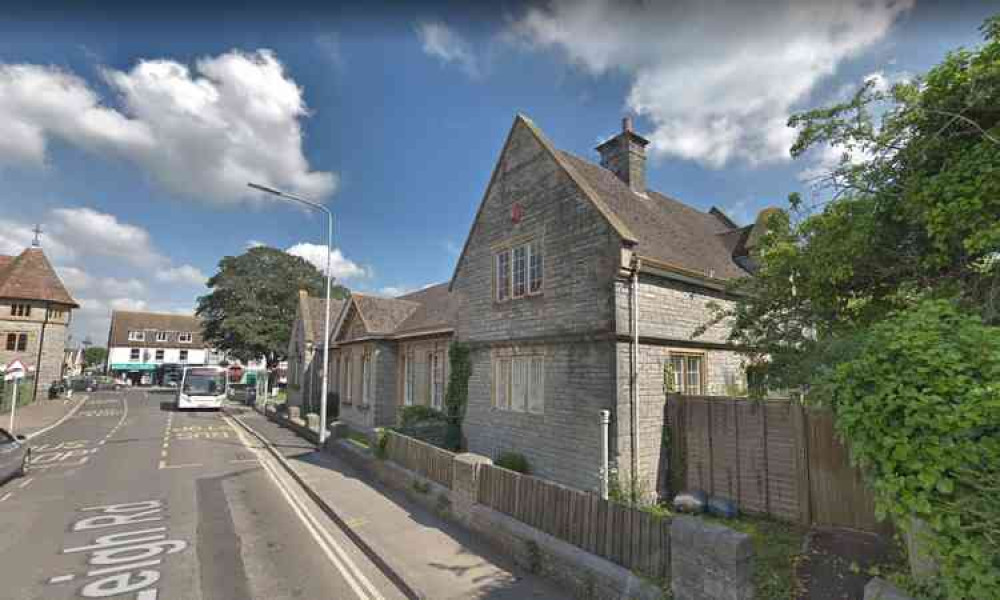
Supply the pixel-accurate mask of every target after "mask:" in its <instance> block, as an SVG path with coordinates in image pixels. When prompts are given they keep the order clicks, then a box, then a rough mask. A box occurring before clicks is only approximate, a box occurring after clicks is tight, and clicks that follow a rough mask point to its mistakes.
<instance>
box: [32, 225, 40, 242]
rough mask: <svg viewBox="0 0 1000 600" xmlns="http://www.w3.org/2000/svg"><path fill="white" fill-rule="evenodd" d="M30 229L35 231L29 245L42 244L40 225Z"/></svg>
mask: <svg viewBox="0 0 1000 600" xmlns="http://www.w3.org/2000/svg"><path fill="white" fill-rule="evenodd" d="M32 231H34V232H35V239H34V240H32V241H31V245H32V246H35V247H38V246H41V245H42V226H41V225H35V228H34V229H32Z"/></svg>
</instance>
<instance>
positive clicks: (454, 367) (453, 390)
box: [444, 342, 472, 452]
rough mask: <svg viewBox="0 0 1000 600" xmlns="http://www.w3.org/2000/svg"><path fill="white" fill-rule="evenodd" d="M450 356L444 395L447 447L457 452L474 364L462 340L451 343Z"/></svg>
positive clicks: (460, 442)
mask: <svg viewBox="0 0 1000 600" xmlns="http://www.w3.org/2000/svg"><path fill="white" fill-rule="evenodd" d="M448 356H449V366H450V369H451V373H450V375H449V376H448V389H447V390H446V391H445V395H444V412H445V418H446V419H447V421H448V428H447V430H446V432H445V447H446V448H447V449H449V450H453V451H456V452H457V451H459V450H461V449H462V420H463V419H464V418H465V408H466V406H467V405H468V403H469V376H470V375H471V374H472V364H471V362H470V360H469V347H468V346H467V345H466V344H463V343H461V342H452V343H451V346H450V348H449V349H448Z"/></svg>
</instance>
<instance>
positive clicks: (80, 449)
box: [0, 390, 403, 600]
mask: <svg viewBox="0 0 1000 600" xmlns="http://www.w3.org/2000/svg"><path fill="white" fill-rule="evenodd" d="M169 398H170V396H168V395H161V394H152V393H147V392H145V391H141V390H130V391H126V392H105V393H97V394H92V395H91V396H90V397H89V398H88V399H87V401H86V402H85V404H84V405H83V406H82V407H81V408H80V410H78V411H77V413H76V414H75V415H74V416H73V417H72V418H70V419H68V420H67V421H66V422H65V423H63V424H62V425H60V426H59V427H57V428H55V429H53V430H52V431H49V432H48V433H45V434H43V435H41V436H38V437H37V438H35V439H32V440H31V445H32V462H31V466H30V469H29V473H28V476H27V477H25V478H23V479H15V480H12V481H9V482H7V483H6V484H3V485H0V596H2V597H3V598H4V599H5V600H43V599H44V600H62V599H66V598H130V599H132V598H134V599H136V600H165V599H177V600H202V599H204V600H230V599H231V600H246V599H247V598H259V599H268V600H283V599H307V600H308V599H313V598H336V599H343V600H380V599H383V598H384V599H386V600H396V599H397V598H402V597H403V595H402V593H401V592H400V591H399V590H397V589H396V588H395V587H394V586H393V584H392V583H391V581H390V580H389V579H388V578H387V577H385V576H384V575H383V573H382V572H381V571H379V569H378V567H377V566H375V565H373V564H371V563H370V562H368V561H367V559H366V558H365V556H364V554H363V553H362V552H361V551H360V550H358V549H357V548H355V547H353V546H352V544H351V542H350V541H349V539H347V538H346V537H345V536H344V535H343V533H342V532H341V531H340V530H339V529H338V528H337V526H336V525H335V524H334V523H332V522H330V521H329V520H328V519H327V518H326V517H325V515H323V514H322V512H321V511H319V510H317V509H316V507H315V506H313V505H312V504H311V503H310V501H309V499H308V498H307V497H306V496H305V495H304V494H303V493H302V491H301V490H300V489H298V488H297V486H296V484H295V483H294V482H293V481H292V480H291V479H290V478H288V477H287V476H285V475H283V474H282V472H281V471H280V468H278V465H277V463H275V462H273V458H271V457H269V456H268V455H267V454H266V452H264V451H263V450H261V449H260V448H259V447H258V446H257V445H256V444H255V441H254V440H252V439H251V438H250V437H249V436H247V435H245V434H244V432H243V431H242V430H241V429H240V428H239V427H238V426H237V425H235V424H234V423H233V422H232V420H231V418H230V417H228V416H226V415H225V414H222V413H218V412H193V413H192V412H176V411H174V410H172V408H171V407H170V405H169V403H168V400H169Z"/></svg>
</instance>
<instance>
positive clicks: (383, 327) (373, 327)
mask: <svg viewBox="0 0 1000 600" xmlns="http://www.w3.org/2000/svg"><path fill="white" fill-rule="evenodd" d="M351 298H352V299H353V300H354V306H355V308H357V310H358V315H360V316H361V320H362V321H363V322H364V324H365V329H367V330H368V333H369V334H370V335H389V334H391V333H393V332H395V331H396V328H397V327H398V326H399V324H400V323H402V322H403V321H405V320H406V318H407V317H409V316H410V315H412V314H413V313H414V311H416V310H417V308H419V307H420V305H419V304H418V303H416V302H412V301H409V300H401V299H399V298H382V297H381V296H369V295H368V294H352V295H351Z"/></svg>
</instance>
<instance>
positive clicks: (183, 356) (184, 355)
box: [177, 350, 188, 363]
mask: <svg viewBox="0 0 1000 600" xmlns="http://www.w3.org/2000/svg"><path fill="white" fill-rule="evenodd" d="M187 360H188V351H187V350H180V351H179V354H178V355H177V361H178V362H182V363H186V362H187Z"/></svg>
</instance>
